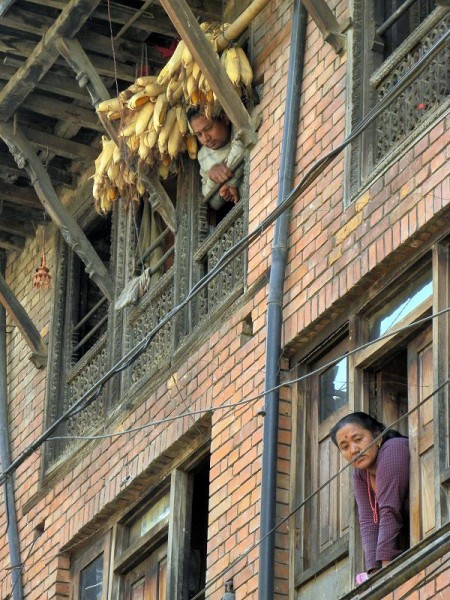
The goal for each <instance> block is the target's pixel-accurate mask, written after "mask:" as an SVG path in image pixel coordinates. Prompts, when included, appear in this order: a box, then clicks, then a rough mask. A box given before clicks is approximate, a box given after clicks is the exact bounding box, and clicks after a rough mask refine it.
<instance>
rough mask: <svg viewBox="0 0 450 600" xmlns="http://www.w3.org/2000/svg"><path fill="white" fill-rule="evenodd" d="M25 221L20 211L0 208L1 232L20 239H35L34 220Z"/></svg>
mask: <svg viewBox="0 0 450 600" xmlns="http://www.w3.org/2000/svg"><path fill="white" fill-rule="evenodd" d="M23 219H24V215H23V214H22V215H21V214H20V213H19V211H15V210H10V209H8V210H6V209H5V208H4V207H2V208H0V231H4V232H5V233H10V234H12V235H15V236H18V237H34V236H35V235H36V230H35V228H34V226H33V222H32V220H31V219H30V220H28V221H25V220H23Z"/></svg>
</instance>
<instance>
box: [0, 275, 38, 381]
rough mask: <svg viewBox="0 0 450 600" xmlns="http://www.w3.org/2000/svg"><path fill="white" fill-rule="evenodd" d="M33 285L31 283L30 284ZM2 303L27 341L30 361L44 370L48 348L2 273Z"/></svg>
mask: <svg viewBox="0 0 450 600" xmlns="http://www.w3.org/2000/svg"><path fill="white" fill-rule="evenodd" d="M30 285H31V282H30ZM0 302H1V303H2V305H3V306H4V308H5V310H6V312H7V313H8V314H9V316H10V317H11V319H12V320H13V321H14V323H15V324H16V325H17V328H18V329H19V331H20V332H21V334H22V335H23V337H24V339H25V341H26V342H27V344H28V346H29V347H30V349H31V355H30V360H31V362H32V363H33V364H34V365H35V367H36V368H37V369H42V367H44V366H45V365H46V363H47V346H46V344H45V342H44V340H43V339H42V337H41V335H40V334H39V331H38V330H37V329H36V327H35V326H34V324H33V321H32V320H31V319H30V317H29V316H28V313H27V312H26V310H25V309H24V307H23V306H22V304H21V303H20V302H19V301H18V300H17V298H16V296H15V295H14V294H13V292H12V291H11V289H10V288H9V286H8V284H7V283H6V281H5V278H4V277H3V275H2V274H1V273H0Z"/></svg>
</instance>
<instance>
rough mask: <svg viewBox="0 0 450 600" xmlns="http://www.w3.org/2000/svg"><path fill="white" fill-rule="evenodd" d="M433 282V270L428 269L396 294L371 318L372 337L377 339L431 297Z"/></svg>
mask: <svg viewBox="0 0 450 600" xmlns="http://www.w3.org/2000/svg"><path fill="white" fill-rule="evenodd" d="M432 293H433V282H432V278H431V271H426V272H425V273H423V274H422V275H421V276H419V278H416V279H414V280H412V281H411V282H410V283H409V285H407V286H406V287H404V288H403V289H402V291H401V292H400V293H399V294H398V295H396V296H395V298H394V299H393V300H391V302H389V304H386V305H384V306H383V308H381V309H380V310H379V311H378V312H377V313H375V314H374V315H373V317H372V318H371V327H370V339H371V340H375V339H377V338H378V337H380V336H382V335H383V334H385V333H386V332H387V331H388V330H389V329H390V328H391V327H393V326H394V325H395V324H398V322H399V321H400V320H403V319H405V318H406V317H407V316H408V315H410V314H411V313H412V312H413V311H414V310H415V309H416V308H418V307H419V306H420V305H421V304H423V303H424V302H425V301H427V300H428V299H430V298H431V295H432Z"/></svg>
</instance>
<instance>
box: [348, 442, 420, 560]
mask: <svg viewBox="0 0 450 600" xmlns="http://www.w3.org/2000/svg"><path fill="white" fill-rule="evenodd" d="M376 466H377V470H376V485H377V493H378V523H374V522H373V512H372V509H371V507H370V503H369V496H368V492H367V471H366V470H365V469H355V470H354V472H353V484H354V489H355V498H356V502H357V504H358V514H359V525H360V530H361V538H362V545H363V548H364V556H365V559H366V569H367V571H370V570H371V569H376V568H377V567H381V561H382V560H392V559H393V558H395V557H396V556H398V555H399V554H401V553H402V552H403V550H404V549H405V548H402V547H401V542H400V539H399V536H400V534H401V533H402V531H403V530H406V531H407V530H408V527H409V446H408V439H407V438H392V439H390V440H387V441H386V442H384V443H383V444H382V446H381V448H380V450H379V452H378V456H377V463H376ZM374 496H375V494H374V492H373V490H372V502H373V500H374Z"/></svg>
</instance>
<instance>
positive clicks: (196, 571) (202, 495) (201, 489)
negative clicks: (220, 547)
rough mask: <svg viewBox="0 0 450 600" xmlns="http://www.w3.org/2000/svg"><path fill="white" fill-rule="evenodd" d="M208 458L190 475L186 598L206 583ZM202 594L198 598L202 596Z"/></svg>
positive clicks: (193, 594) (191, 596) (192, 595)
mask: <svg viewBox="0 0 450 600" xmlns="http://www.w3.org/2000/svg"><path fill="white" fill-rule="evenodd" d="M208 505H209V458H208V460H207V461H205V462H204V463H203V464H202V466H201V467H200V468H199V470H198V471H196V472H194V473H193V475H192V514H191V523H190V532H191V533H190V540H189V548H188V573H187V587H188V598H193V597H194V596H195V595H196V594H198V592H199V591H200V590H201V589H203V588H204V587H205V584H206V558H207V542H208ZM204 597H205V596H204V594H203V595H202V596H201V597H200V598H202V599H203V598H204Z"/></svg>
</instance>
